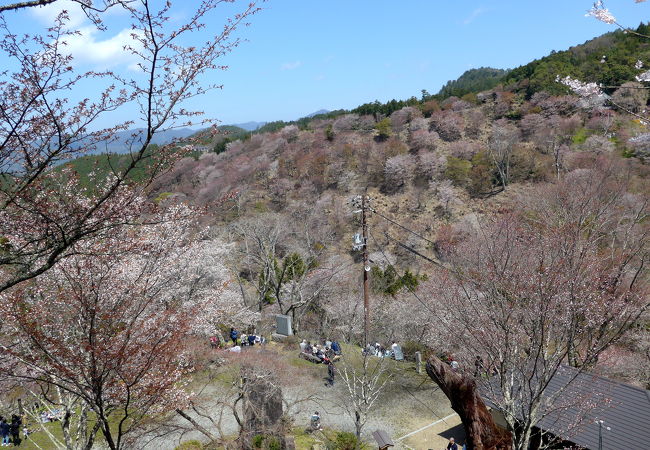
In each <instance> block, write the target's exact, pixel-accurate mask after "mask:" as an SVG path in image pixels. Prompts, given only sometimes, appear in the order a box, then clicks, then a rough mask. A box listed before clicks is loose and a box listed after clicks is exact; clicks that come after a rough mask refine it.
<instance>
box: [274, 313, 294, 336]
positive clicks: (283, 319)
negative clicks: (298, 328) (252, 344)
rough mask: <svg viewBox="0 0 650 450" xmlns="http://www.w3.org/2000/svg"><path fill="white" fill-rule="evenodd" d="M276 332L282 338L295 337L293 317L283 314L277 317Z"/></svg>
mask: <svg viewBox="0 0 650 450" xmlns="http://www.w3.org/2000/svg"><path fill="white" fill-rule="evenodd" d="M275 325H276V328H275V332H276V333H277V334H280V335H282V336H293V328H292V327H291V316H283V315H282V314H276V315H275Z"/></svg>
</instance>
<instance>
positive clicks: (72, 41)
mask: <svg viewBox="0 0 650 450" xmlns="http://www.w3.org/2000/svg"><path fill="white" fill-rule="evenodd" d="M79 31H80V32H81V34H80V35H76V36H69V37H67V38H66V42H67V46H66V49H67V52H68V53H69V54H71V55H72V56H73V57H74V64H77V65H79V64H88V65H91V66H93V67H94V68H95V69H100V70H101V69H109V68H112V67H117V66H127V67H128V68H130V69H132V70H137V69H136V64H137V61H138V58H137V57H136V56H134V55H133V54H131V52H130V51H128V50H125V49H124V47H125V46H131V47H135V48H139V47H140V43H139V42H138V41H136V40H134V39H133V33H134V31H133V30H131V29H124V30H122V31H120V32H119V33H118V34H116V35H114V36H112V37H110V38H108V39H104V40H101V39H98V38H99V36H98V35H99V34H100V32H99V31H98V30H97V29H96V28H94V27H83V28H80V30H79Z"/></svg>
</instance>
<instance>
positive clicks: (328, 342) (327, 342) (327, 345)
mask: <svg viewBox="0 0 650 450" xmlns="http://www.w3.org/2000/svg"><path fill="white" fill-rule="evenodd" d="M331 346H332V341H330V340H329V339H325V348H329V347H331Z"/></svg>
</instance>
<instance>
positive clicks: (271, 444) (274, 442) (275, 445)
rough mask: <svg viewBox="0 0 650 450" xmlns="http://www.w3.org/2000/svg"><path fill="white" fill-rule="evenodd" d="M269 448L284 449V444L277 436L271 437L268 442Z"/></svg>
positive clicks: (269, 449)
mask: <svg viewBox="0 0 650 450" xmlns="http://www.w3.org/2000/svg"><path fill="white" fill-rule="evenodd" d="M266 448H267V449H268V450H282V444H281V443H280V441H278V440H277V439H276V438H271V439H270V440H269V441H268V443H267V444H266Z"/></svg>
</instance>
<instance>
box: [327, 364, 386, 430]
mask: <svg viewBox="0 0 650 450" xmlns="http://www.w3.org/2000/svg"><path fill="white" fill-rule="evenodd" d="M355 356H356V355H349V356H347V355H346V357H344V358H343V360H341V361H339V362H338V363H337V372H338V377H337V378H338V379H339V380H341V382H342V383H343V385H344V387H345V389H344V393H343V394H342V400H341V406H342V407H343V409H344V410H345V411H346V413H347V414H348V415H349V416H350V418H351V419H352V420H353V422H354V431H355V434H356V436H357V438H360V437H361V432H362V431H363V427H364V426H365V424H366V422H367V421H368V418H369V417H370V415H371V414H372V411H373V409H374V408H375V407H376V406H377V402H378V400H379V398H380V397H381V395H382V393H383V391H384V389H385V388H386V386H387V384H388V383H389V382H390V379H391V376H390V373H389V372H388V370H387V369H388V368H387V367H386V364H387V363H386V362H385V361H384V358H374V357H371V356H369V355H367V354H365V353H364V354H363V355H362V356H360V357H358V358H356V359H355ZM350 359H352V360H350Z"/></svg>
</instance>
